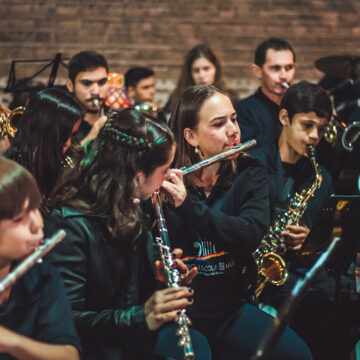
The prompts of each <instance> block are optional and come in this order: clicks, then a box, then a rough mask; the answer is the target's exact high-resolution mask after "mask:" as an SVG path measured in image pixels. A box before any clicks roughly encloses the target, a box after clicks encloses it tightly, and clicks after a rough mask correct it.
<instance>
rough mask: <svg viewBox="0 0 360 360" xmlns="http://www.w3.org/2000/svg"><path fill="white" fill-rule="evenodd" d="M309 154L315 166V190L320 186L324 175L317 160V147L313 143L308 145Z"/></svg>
mask: <svg viewBox="0 0 360 360" xmlns="http://www.w3.org/2000/svg"><path fill="white" fill-rule="evenodd" d="M307 150H308V156H309V158H310V161H311V164H312V166H313V168H314V172H315V180H314V183H313V186H312V187H314V191H315V190H316V189H317V188H318V187H320V184H321V182H322V175H321V170H320V168H319V164H318V163H317V161H316V157H315V147H314V146H313V145H308V149H307Z"/></svg>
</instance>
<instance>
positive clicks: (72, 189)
mask: <svg viewBox="0 0 360 360" xmlns="http://www.w3.org/2000/svg"><path fill="white" fill-rule="evenodd" d="M173 145H174V137H173V135H172V132H171V131H170V129H169V128H168V127H167V126H166V125H165V124H161V123H158V122H155V121H153V120H152V119H150V118H149V117H148V116H146V115H145V114H144V113H142V112H139V111H137V110H134V109H125V110H122V111H120V112H114V113H112V114H111V115H110V116H109V118H108V120H107V122H106V124H105V125H104V127H103V128H102V129H101V131H100V132H99V135H98V137H97V138H96V139H95V140H94V141H92V142H91V143H90V144H89V146H88V147H87V148H86V151H85V154H84V157H83V159H82V161H81V163H80V167H79V169H78V170H77V171H72V172H71V173H69V175H68V178H66V179H65V180H64V183H63V184H62V185H60V186H59V187H58V188H57V189H56V191H55V194H54V201H55V205H56V206H57V207H61V206H68V207H71V208H73V209H76V210H78V211H81V212H84V213H88V214H93V215H99V216H104V217H105V218H106V227H107V230H108V233H109V236H108V237H107V241H108V242H109V243H112V244H119V243H121V242H124V241H125V242H126V241H127V239H136V238H137V237H139V236H140V235H141V233H143V231H144V230H145V225H144V218H143V213H142V211H141V208H140V206H139V205H138V204H134V202H133V199H132V197H133V193H134V181H133V179H134V177H135V175H136V173H137V172H139V171H141V172H143V173H144V174H145V176H149V175H151V174H152V173H153V172H154V171H155V170H156V169H157V168H158V167H159V166H162V165H164V164H165V163H166V162H167V161H168V160H169V156H170V152H171V149H172V146H173Z"/></svg>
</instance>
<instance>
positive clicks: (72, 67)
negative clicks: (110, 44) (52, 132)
mask: <svg viewBox="0 0 360 360" xmlns="http://www.w3.org/2000/svg"><path fill="white" fill-rule="evenodd" d="M108 72H109V69H108V64H107V61H106V59H105V57H104V56H103V55H101V54H98V53H97V52H95V51H88V50H87V51H81V52H79V53H77V54H75V55H74V56H73V57H72V58H71V59H70V62H69V71H68V78H67V80H66V87H67V89H68V91H69V92H70V93H72V94H73V95H74V96H75V97H76V99H77V100H78V101H79V102H80V103H81V105H82V107H83V109H84V112H85V115H84V117H83V119H82V122H81V126H80V129H79V132H78V137H79V139H80V140H81V144H82V145H85V144H86V143H87V142H88V141H90V140H93V139H95V137H96V136H97V134H98V132H99V130H100V129H101V127H102V126H103V125H104V124H105V121H106V116H105V115H104V112H105V111H106V109H105V108H104V101H105V99H106V96H107V91H108V83H107V82H108ZM94 100H97V101H98V106H96V104H95V103H94Z"/></svg>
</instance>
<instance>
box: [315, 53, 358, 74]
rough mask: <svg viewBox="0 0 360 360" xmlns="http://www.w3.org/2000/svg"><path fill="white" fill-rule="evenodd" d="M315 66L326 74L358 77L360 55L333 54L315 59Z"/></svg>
mask: <svg viewBox="0 0 360 360" xmlns="http://www.w3.org/2000/svg"><path fill="white" fill-rule="evenodd" d="M315 67H316V68H317V69H319V70H320V71H322V72H323V73H325V74H326V75H330V76H334V77H337V78H340V79H347V78H352V79H357V78H358V77H359V76H360V56H357V55H332V56H326V57H323V58H321V59H318V60H316V61H315Z"/></svg>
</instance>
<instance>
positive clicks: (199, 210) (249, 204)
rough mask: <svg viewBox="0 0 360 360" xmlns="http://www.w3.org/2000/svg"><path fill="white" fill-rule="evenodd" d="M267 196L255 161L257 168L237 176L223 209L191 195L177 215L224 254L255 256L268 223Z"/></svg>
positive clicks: (248, 169)
mask: <svg viewBox="0 0 360 360" xmlns="http://www.w3.org/2000/svg"><path fill="white" fill-rule="evenodd" d="M268 192H269V190H268V184H267V180H266V176H265V171H264V169H263V167H262V166H261V165H260V164H259V163H258V162H257V161H256V165H255V166H251V167H249V168H247V169H245V170H243V171H242V172H241V173H240V174H238V175H237V177H236V178H235V180H234V182H233V183H232V185H231V187H230V189H229V190H228V191H227V192H226V194H225V198H224V203H223V205H224V206H223V207H222V208H220V209H215V208H212V207H209V206H208V205H207V204H206V202H205V201H201V200H195V199H194V198H193V197H192V196H191V195H188V196H187V198H186V200H185V201H184V203H183V204H182V205H181V206H180V207H178V208H176V209H175V211H176V212H177V214H178V215H179V217H180V218H182V221H183V222H184V223H185V224H184V226H187V227H191V228H192V229H194V230H195V231H197V232H198V233H199V234H200V236H203V237H206V238H207V239H208V240H210V241H212V242H214V243H215V244H218V245H219V246H220V247H221V248H223V249H224V250H227V251H240V252H242V251H245V252H246V253H249V252H250V253H252V252H253V251H255V249H256V248H257V247H258V245H259V244H260V242H261V239H262V237H263V235H264V232H265V230H266V227H267V225H268V222H269V197H268ZM227 205H229V206H228V208H227V209H226V207H227Z"/></svg>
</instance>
